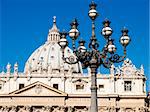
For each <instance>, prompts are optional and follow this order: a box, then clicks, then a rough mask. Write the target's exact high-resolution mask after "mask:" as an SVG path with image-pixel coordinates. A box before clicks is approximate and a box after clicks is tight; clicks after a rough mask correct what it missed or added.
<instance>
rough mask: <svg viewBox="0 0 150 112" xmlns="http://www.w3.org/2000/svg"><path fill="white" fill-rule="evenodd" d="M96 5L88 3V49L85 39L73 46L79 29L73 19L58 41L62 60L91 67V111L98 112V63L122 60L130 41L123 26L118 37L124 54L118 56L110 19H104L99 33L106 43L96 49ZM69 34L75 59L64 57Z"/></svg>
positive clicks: (106, 64) (108, 64) (105, 63)
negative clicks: (90, 22)
mask: <svg viewBox="0 0 150 112" xmlns="http://www.w3.org/2000/svg"><path fill="white" fill-rule="evenodd" d="M96 6H97V4H95V3H94V2H93V1H92V2H91V4H90V5H89V7H90V10H89V13H88V15H89V17H90V18H91V20H92V36H91V38H90V43H89V50H88V49H86V47H85V46H84V44H85V41H84V40H80V41H79V47H78V48H77V49H76V47H75V40H76V39H77V37H78V36H79V31H78V29H77V27H78V25H79V24H78V22H77V20H76V19H75V20H74V21H73V22H72V23H71V24H70V25H71V30H70V31H69V33H66V32H62V33H60V35H61V39H60V41H59V42H58V44H59V45H60V47H61V49H62V54H63V56H62V58H63V60H64V62H66V63H69V64H75V63H78V62H79V61H80V62H81V64H82V67H83V68H87V67H90V69H91V108H90V111H91V112H98V104H97V80H96V79H97V76H96V74H97V69H98V68H99V67H100V65H103V66H104V67H106V68H110V67H111V65H112V64H113V63H119V62H122V61H123V60H124V59H125V57H126V46H127V45H128V44H129V42H130V38H129V36H128V30H127V29H126V28H124V29H123V30H122V31H121V32H122V35H121V38H120V43H121V44H122V46H123V50H124V55H123V56H119V55H118V54H116V53H115V52H116V47H115V45H114V39H112V38H111V35H112V33H113V31H112V29H111V28H110V23H111V22H110V21H109V20H105V21H104V22H103V29H102V31H101V34H102V35H103V36H104V38H105V40H106V45H105V46H104V47H103V49H102V50H101V51H100V50H98V47H99V43H98V42H97V38H96V35H95V19H96V18H97V16H98V12H97V11H96ZM68 34H69V36H70V37H71V39H72V47H73V52H74V54H75V55H76V59H74V57H64V49H65V48H66V47H67V45H68V42H67V39H66V36H67V35H68Z"/></svg>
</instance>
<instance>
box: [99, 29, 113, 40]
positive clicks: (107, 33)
mask: <svg viewBox="0 0 150 112" xmlns="http://www.w3.org/2000/svg"><path fill="white" fill-rule="evenodd" d="M112 32H113V31H112V29H111V28H110V27H104V28H103V29H102V32H101V33H102V35H103V36H104V37H105V38H108V37H109V36H111V34H112Z"/></svg>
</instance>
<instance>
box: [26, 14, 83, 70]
mask: <svg viewBox="0 0 150 112" xmlns="http://www.w3.org/2000/svg"><path fill="white" fill-rule="evenodd" d="M59 39H60V34H59V30H58V29H57V27H56V17H54V20H53V27H52V28H51V29H50V30H49V34H48V37H47V41H46V42H45V44H43V45H42V46H40V47H39V48H38V49H36V50H35V51H34V52H33V53H32V54H31V56H30V57H29V59H28V60H27V62H26V65H25V68H24V72H25V73H29V72H30V73H39V72H41V71H44V72H48V73H52V71H53V70H55V71H56V70H57V71H60V69H62V68H63V69H64V70H67V71H72V72H77V73H79V72H82V67H81V63H77V64H67V63H64V61H63V60H62V51H61V48H60V46H59V45H58V41H59ZM64 56H65V57H70V56H71V57H74V58H75V55H74V54H73V51H72V50H71V49H70V48H69V47H66V49H65V51H64Z"/></svg>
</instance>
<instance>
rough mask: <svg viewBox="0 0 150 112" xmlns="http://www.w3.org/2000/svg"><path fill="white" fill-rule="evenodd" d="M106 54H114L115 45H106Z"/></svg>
mask: <svg viewBox="0 0 150 112" xmlns="http://www.w3.org/2000/svg"><path fill="white" fill-rule="evenodd" d="M107 48H108V52H109V53H114V52H115V51H116V46H115V45H108V47H107Z"/></svg>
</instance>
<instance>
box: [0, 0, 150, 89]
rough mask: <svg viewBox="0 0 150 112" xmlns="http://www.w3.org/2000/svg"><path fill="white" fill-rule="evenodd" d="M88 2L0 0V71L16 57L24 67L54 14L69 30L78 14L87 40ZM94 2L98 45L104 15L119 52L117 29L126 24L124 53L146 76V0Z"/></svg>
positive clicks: (43, 38) (41, 39)
mask: <svg viewBox="0 0 150 112" xmlns="http://www.w3.org/2000/svg"><path fill="white" fill-rule="evenodd" d="M90 2H91V0H0V71H1V70H2V68H3V67H4V68H5V66H6V64H7V63H8V62H10V63H11V64H12V65H13V64H14V63H15V62H16V61H17V62H18V63H19V70H20V71H23V68H24V64H25V62H26V60H27V59H28V57H29V56H30V55H31V53H32V52H33V51H34V50H35V49H36V48H38V47H39V46H40V45H41V44H43V43H44V42H45V41H46V39H47V34H48V30H49V28H51V26H52V17H53V16H57V26H58V28H59V29H60V30H62V29H65V30H66V31H69V29H70V25H69V24H70V22H71V21H72V19H74V18H77V19H78V21H79V24H80V25H79V31H80V33H81V35H80V38H81V37H82V38H83V39H84V40H86V41H87V43H88V41H89V38H90V36H91V21H90V19H89V17H88V14H87V13H88V10H89V7H88V5H89V3H90ZM95 2H96V3H97V4H98V7H97V10H98V12H99V14H100V15H99V17H98V18H97V19H96V36H97V38H98V40H99V42H100V46H101V47H100V48H102V47H103V46H104V44H105V40H104V38H103V37H102V35H101V34H100V32H101V29H102V21H103V20H104V19H105V18H108V19H109V20H110V21H111V22H112V23H111V27H112V29H113V31H114V33H113V35H112V38H114V39H115V44H116V46H117V50H118V53H119V54H122V48H121V45H120V44H119V42H118V40H119V38H120V36H121V32H120V30H121V29H122V28H123V27H124V26H125V27H127V28H128V29H129V31H130V32H129V35H130V37H131V40H132V41H131V43H130V45H129V46H128V47H127V57H128V58H129V59H131V60H132V62H133V63H134V64H135V65H136V67H137V68H139V67H140V65H141V64H143V65H144V69H145V74H146V75H147V77H148V74H150V71H149V70H150V66H149V63H150V61H149V33H148V32H149V12H148V11H149V3H148V2H149V0H95ZM148 80H149V79H148ZM149 81H150V80H149ZM147 85H150V83H149V84H148V83H147ZM147 88H148V87H147ZM149 88H150V87H149ZM149 90H150V89H149Z"/></svg>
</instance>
